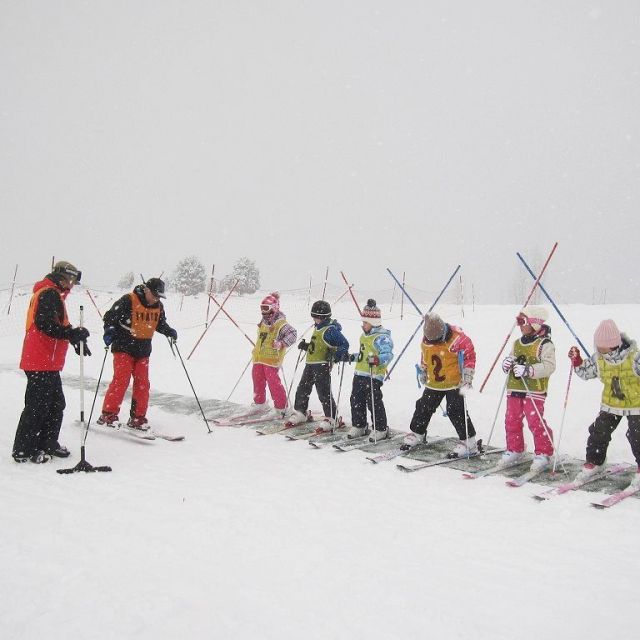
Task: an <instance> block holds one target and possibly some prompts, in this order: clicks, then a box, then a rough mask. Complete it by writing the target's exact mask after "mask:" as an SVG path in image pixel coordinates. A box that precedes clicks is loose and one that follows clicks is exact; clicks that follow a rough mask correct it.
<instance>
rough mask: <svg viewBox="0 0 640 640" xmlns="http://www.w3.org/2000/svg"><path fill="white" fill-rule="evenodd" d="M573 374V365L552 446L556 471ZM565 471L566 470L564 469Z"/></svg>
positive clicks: (554, 469)
mask: <svg viewBox="0 0 640 640" xmlns="http://www.w3.org/2000/svg"><path fill="white" fill-rule="evenodd" d="M572 376H573V365H571V368H570V369H569V380H568V381H567V390H566V391H565V394H564V406H563V407H562V420H561V421H560V431H559V432H558V444H557V445H556V447H555V448H554V454H555V455H554V456H553V471H552V473H555V472H556V465H557V464H558V456H559V455H560V442H561V441H562V429H563V428H564V419H565V417H566V415H567V404H568V402H569V389H570V387H571V378H572ZM565 473H566V471H565Z"/></svg>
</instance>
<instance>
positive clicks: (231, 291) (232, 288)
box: [187, 280, 239, 360]
mask: <svg viewBox="0 0 640 640" xmlns="http://www.w3.org/2000/svg"><path fill="white" fill-rule="evenodd" d="M238 282H239V280H236V281H235V282H234V283H233V286H232V287H231V289H229V293H227V295H226V297H225V299H224V300H223V301H222V307H224V305H225V303H226V302H227V300H228V299H229V296H230V295H231V294H232V293H233V290H234V289H235V288H236V287H237V286H238ZM209 300H213V296H212V295H211V294H209ZM216 304H218V303H217V302H216ZM218 306H219V307H220V308H219V309H218V310H217V311H216V312H215V313H214V315H213V318H211V322H210V323H209V324H208V325H207V326H206V327H205V329H204V331H203V332H202V334H201V335H200V337H199V338H198V341H197V342H196V343H195V344H194V345H193V349H191V353H190V354H189V355H188V356H187V360H189V358H191V356H192V355H193V352H194V351H195V350H196V349H197V348H198V345H199V344H200V342H201V340H202V338H204V334H205V333H207V331H209V327H210V326H211V325H212V324H213V321H214V320H215V319H216V318H217V317H218V314H219V313H220V312H221V311H222V307H221V306H220V305H219V304H218Z"/></svg>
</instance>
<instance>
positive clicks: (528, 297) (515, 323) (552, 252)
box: [479, 242, 558, 393]
mask: <svg viewBox="0 0 640 640" xmlns="http://www.w3.org/2000/svg"><path fill="white" fill-rule="evenodd" d="M557 248H558V243H557V242H556V243H555V244H554V245H553V247H552V249H551V252H550V253H549V255H548V256H547V259H546V261H545V263H544V265H543V266H542V271H540V275H538V278H537V280H536V281H535V282H534V283H533V287H531V291H530V292H529V295H528V296H527V299H526V300H525V301H524V304H523V305H522V306H523V307H526V306H527V304H528V303H529V300H531V298H532V297H533V294H534V293H535V291H536V287H537V286H538V284H539V282H540V279H541V278H542V276H543V274H544V272H545V271H546V270H547V267H548V266H549V262H550V261H551V258H552V257H553V254H554V253H555V251H556V249H557ZM516 325H517V322H516V321H515V320H514V321H513V324H512V325H511V329H509V333H508V334H507V335H506V337H505V339H504V342H503V343H502V345H501V346H500V351H498V353H497V355H496V357H495V360H494V361H493V363H492V364H491V367H490V368H489V371H488V372H487V375H486V376H485V378H484V380H483V381H482V384H481V385H480V389H479V393H482V391H483V389H484V387H485V385H486V384H487V380H489V377H490V376H491V373H492V372H493V369H494V367H495V366H496V363H497V362H498V359H499V358H500V356H501V355H502V352H503V351H504V348H505V346H506V344H507V342H509V338H511V334H512V333H513V330H514V329H515V328H516Z"/></svg>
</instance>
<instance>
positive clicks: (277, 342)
mask: <svg viewBox="0 0 640 640" xmlns="http://www.w3.org/2000/svg"><path fill="white" fill-rule="evenodd" d="M273 348H274V349H275V350H276V351H280V349H282V348H284V342H282V341H281V340H274V341H273Z"/></svg>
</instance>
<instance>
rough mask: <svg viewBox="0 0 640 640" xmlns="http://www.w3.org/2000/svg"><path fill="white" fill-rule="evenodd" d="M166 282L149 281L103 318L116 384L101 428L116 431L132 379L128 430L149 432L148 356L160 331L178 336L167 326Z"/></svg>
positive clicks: (100, 420) (105, 406) (106, 402)
mask: <svg viewBox="0 0 640 640" xmlns="http://www.w3.org/2000/svg"><path fill="white" fill-rule="evenodd" d="M164 297H166V296H165V295H164V282H163V281H162V280H160V278H149V279H148V280H147V281H146V282H145V283H143V284H139V285H137V286H136V287H135V288H134V290H133V291H132V292H131V293H128V294H127V295H125V296H122V298H120V299H119V300H116V302H115V303H114V304H113V306H112V307H111V309H109V311H107V312H106V313H105V314H104V343H105V345H106V346H107V347H109V346H110V347H111V352H112V353H113V380H112V381H111V384H110V385H109V388H108V389H107V393H106V395H105V397H104V403H103V405H102V415H101V416H100V417H99V418H98V420H97V422H98V424H102V425H107V426H110V427H115V426H116V424H117V423H118V413H119V411H120V405H121V404H122V400H123V399H124V394H125V393H126V391H127V388H128V387H129V381H130V380H131V376H133V389H132V399H131V411H130V416H129V420H128V421H127V426H128V427H130V428H132V429H138V430H140V431H148V430H149V425H148V421H147V417H146V414H147V407H148V405H149V387H150V385H149V356H150V355H151V338H153V334H154V333H155V332H156V331H157V332H158V333H161V334H163V335H165V336H167V338H171V339H172V340H177V339H178V333H177V331H176V330H175V329H172V328H171V327H170V326H169V325H168V324H167V319H166V318H165V315H164V307H163V306H162V302H160V298H164Z"/></svg>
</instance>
